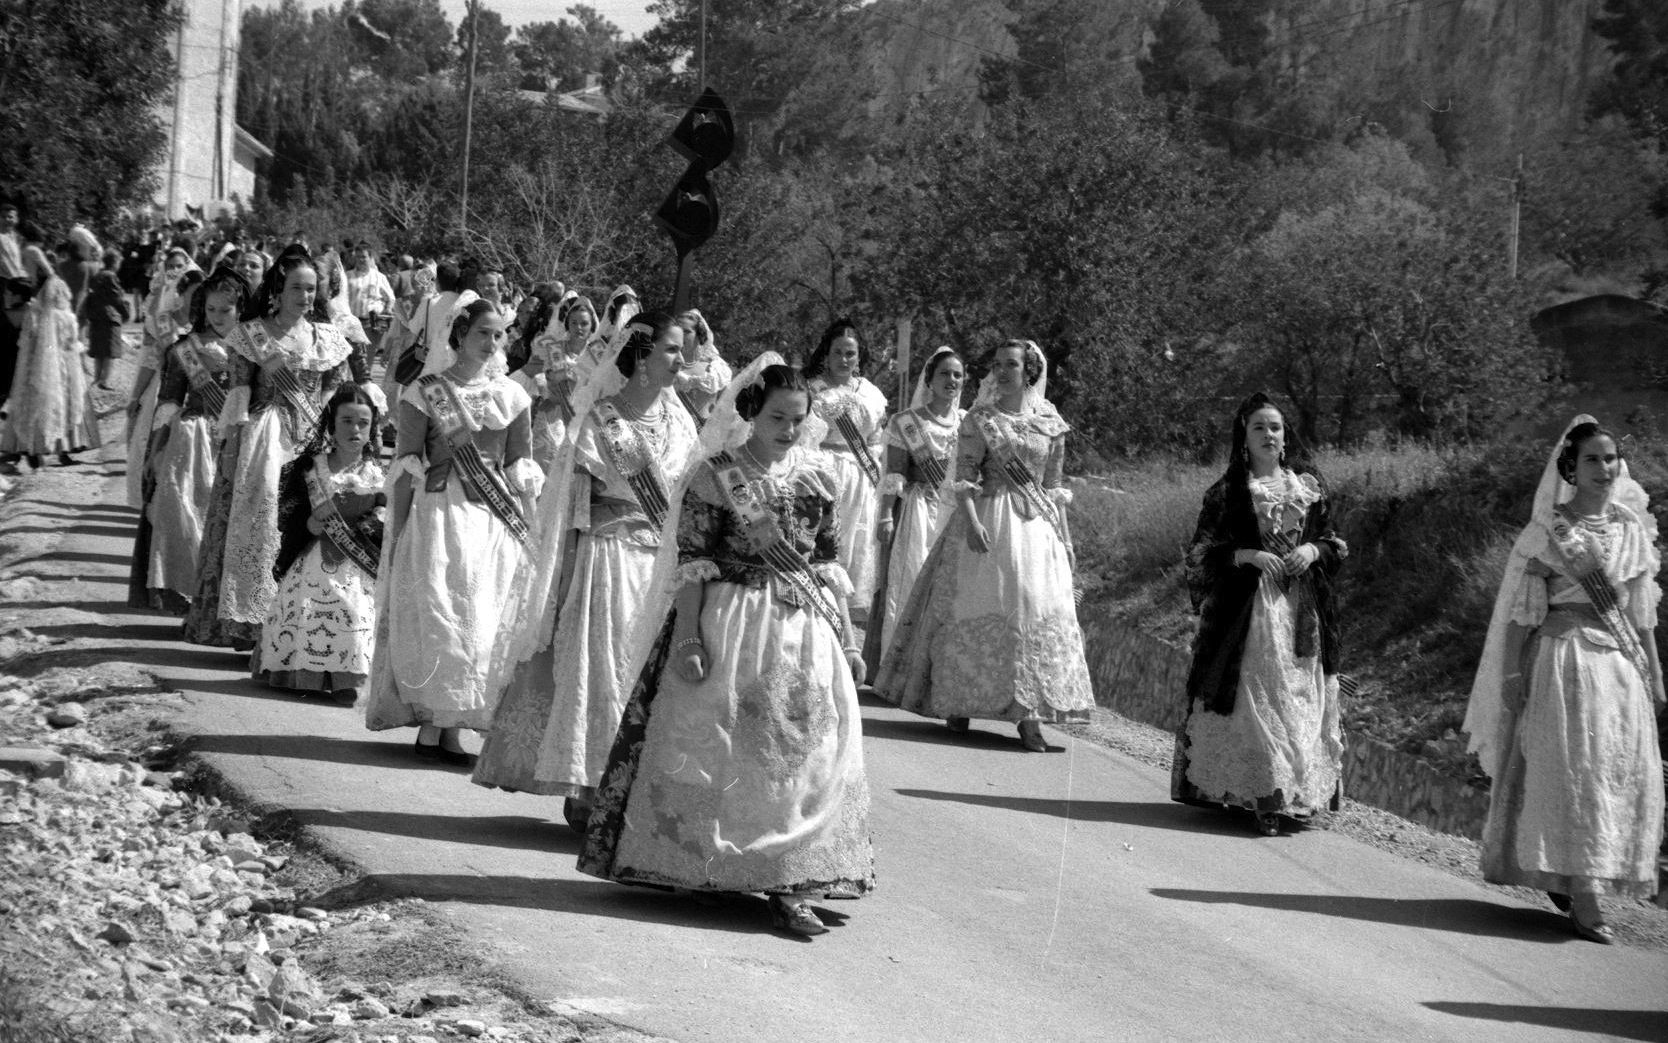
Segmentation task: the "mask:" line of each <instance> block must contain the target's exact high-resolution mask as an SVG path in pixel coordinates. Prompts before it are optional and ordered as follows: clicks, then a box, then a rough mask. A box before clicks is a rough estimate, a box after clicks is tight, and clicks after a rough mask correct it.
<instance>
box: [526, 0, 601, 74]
mask: <svg viewBox="0 0 1668 1043" xmlns="http://www.w3.org/2000/svg"><path fill="white" fill-rule="evenodd" d="M568 14H570V15H572V16H573V18H574V20H573V21H571V22H570V21H568V20H567V19H566V18H560V19H557V20H556V21H554V22H532V23H529V24H527V25H522V26H519V27H517V28H516V32H515V40H514V41H513V42H512V43H511V44H510V51H511V54H512V56H513V57H514V59H515V64H516V68H517V70H518V72H519V80H518V83H517V86H520V87H522V88H523V89H526V90H561V91H571V90H577V89H578V88H580V87H583V86H584V85H585V77H586V75H587V74H589V73H597V74H598V75H600V76H601V77H602V82H604V83H611V82H612V81H613V79H614V76H615V74H616V72H617V71H618V68H619V64H620V59H619V51H620V48H621V46H622V44H621V33H620V27H619V26H617V25H615V24H614V23H613V22H610V21H609V20H608V19H606V18H604V17H603V16H602V15H601V14H600V13H598V11H597V9H596V8H594V7H591V6H590V5H588V4H575V5H573V6H572V7H570V8H568Z"/></svg>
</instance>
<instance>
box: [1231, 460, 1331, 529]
mask: <svg viewBox="0 0 1668 1043" xmlns="http://www.w3.org/2000/svg"><path fill="white" fill-rule="evenodd" d="M1249 481H1250V488H1251V510H1252V511H1253V512H1254V513H1255V514H1256V515H1257V531H1258V532H1260V533H1261V534H1262V537H1263V542H1264V543H1265V544H1266V545H1268V546H1270V547H1282V546H1285V547H1291V546H1295V545H1296V544H1297V543H1299V542H1300V541H1301V539H1302V536H1303V519H1304V516H1305V515H1306V514H1307V513H1308V510H1309V505H1310V504H1312V503H1314V502H1315V501H1316V500H1319V499H1320V498H1321V487H1320V483H1319V482H1318V481H1316V480H1315V476H1314V475H1312V474H1296V473H1294V472H1291V471H1281V472H1280V473H1279V474H1276V475H1272V476H1270V477H1268V478H1251V479H1249Z"/></svg>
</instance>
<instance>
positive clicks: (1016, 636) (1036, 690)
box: [875, 490, 1095, 721]
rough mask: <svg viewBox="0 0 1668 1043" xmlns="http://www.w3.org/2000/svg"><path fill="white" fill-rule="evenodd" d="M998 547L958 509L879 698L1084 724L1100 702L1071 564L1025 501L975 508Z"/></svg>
mask: <svg viewBox="0 0 1668 1043" xmlns="http://www.w3.org/2000/svg"><path fill="white" fill-rule="evenodd" d="M975 503H976V507H977V509H978V513H979V520H980V521H981V522H982V523H983V524H984V527H985V531H986V532H987V533H988V534H989V536H990V549H989V550H988V551H986V552H984V553H982V554H981V553H978V552H976V551H973V550H971V549H969V548H968V546H967V519H966V518H965V517H964V516H963V515H961V514H960V513H959V512H958V513H955V514H954V515H953V516H952V518H951V520H950V523H949V524H948V525H947V526H946V527H945V529H944V534H943V535H942V536H941V537H939V540H938V543H937V545H936V546H935V547H934V548H933V550H932V552H931V553H930V554H929V555H928V556H927V561H926V563H925V564H924V565H923V566H922V568H921V572H920V575H919V576H917V577H916V580H915V589H914V590H913V591H912V592H911V594H910V596H909V601H908V602H907V603H906V607H905V608H904V611H903V612H902V613H901V614H900V616H899V618H898V628H897V631H896V632H895V635H894V637H893V639H892V643H891V644H890V645H889V646H888V647H887V650H886V658H885V659H884V660H883V661H882V663H881V670H880V675H879V676H878V677H877V678H876V680H875V691H876V692H877V693H878V694H880V695H881V697H882V698H885V699H887V700H889V701H891V702H894V703H896V704H897V705H899V706H901V707H902V708H904V709H905V710H909V711H912V712H914V713H918V714H922V715H924V716H927V717H976V718H982V719H986V720H997V721H1020V720H1025V719H1026V718H1033V717H1035V718H1041V719H1043V720H1053V721H1068V720H1085V719H1087V718H1088V716H1089V710H1090V708H1091V707H1093V706H1094V702H1095V697H1094V689H1093V688H1092V687H1091V686H1090V683H1089V667H1088V664H1087V663H1086V662H1085V661H1084V658H1083V631H1082V629H1081V628H1080V627H1079V626H1078V623H1077V604H1076V602H1075V601H1074V600H1073V599H1072V579H1071V559H1070V556H1069V555H1068V554H1067V552H1066V547H1065V544H1064V543H1063V542H1062V541H1061V540H1060V537H1059V534H1058V533H1057V532H1056V531H1055V529H1054V526H1053V525H1052V524H1050V523H1049V522H1048V520H1047V519H1045V518H1042V517H1027V516H1026V515H1025V514H1024V513H1022V512H1021V510H1020V505H1021V504H1022V503H1023V501H1022V499H1021V497H1020V495H1019V494H1018V493H1014V492H1011V491H1009V490H1001V491H999V492H997V493H995V494H994V495H992V496H987V497H980V498H979V499H978V500H976V501H975Z"/></svg>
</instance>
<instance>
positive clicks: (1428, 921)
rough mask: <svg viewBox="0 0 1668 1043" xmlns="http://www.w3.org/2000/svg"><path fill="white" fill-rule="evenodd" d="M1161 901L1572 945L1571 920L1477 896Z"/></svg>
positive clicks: (1197, 896) (1177, 892)
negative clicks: (1243, 907)
mask: <svg viewBox="0 0 1668 1043" xmlns="http://www.w3.org/2000/svg"><path fill="white" fill-rule="evenodd" d="M1149 893H1151V894H1152V895H1154V896H1156V897H1158V898H1172V899H1175V900H1176V901H1179V902H1203V903H1205V904H1207V905H1248V906H1253V907H1255V908H1258V909H1278V910H1280V911H1282V912H1293V913H1319V914H1320V915H1322V916H1341V917H1345V918H1347V919H1350V920H1366V921H1368V922H1370V923H1385V924H1397V925H1399V926H1403V927H1426V928H1431V929H1433V930H1438V931H1453V932H1455V933H1457V934H1474V935H1480V936H1484V937H1490V938H1510V939H1512V940H1514V941H1522V942H1544V943H1547V944H1557V943H1563V942H1573V941H1575V940H1576V938H1575V935H1574V934H1572V933H1570V928H1569V918H1568V917H1566V916H1562V915H1560V914H1557V913H1553V912H1549V911H1546V910H1541V909H1525V908H1523V907H1522V906H1514V905H1500V904H1497V903H1495V902H1485V901H1482V900H1480V899H1476V898H1367V897H1363V896H1356V895H1289V894H1266V893H1260V892H1253V891H1196V890H1191V889H1185V888H1177V887H1155V888H1152V889H1151V891H1150V892H1149Z"/></svg>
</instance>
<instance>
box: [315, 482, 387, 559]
mask: <svg viewBox="0 0 1668 1043" xmlns="http://www.w3.org/2000/svg"><path fill="white" fill-rule="evenodd" d="M330 479H331V474H330V460H329V458H328V457H327V456H326V455H325V454H324V453H319V454H318V455H316V456H314V457H313V468H312V470H310V471H308V472H307V501H308V503H309V504H311V506H312V508H313V513H314V514H319V513H320V512H323V514H324V522H323V525H324V535H325V537H326V538H327V539H329V540H330V542H331V543H332V544H334V545H335V547H336V549H337V550H339V551H341V552H342V553H343V554H344V555H346V556H347V558H348V560H349V561H352V562H353V563H354V564H355V565H358V566H359V567H360V568H361V569H363V570H365V573H366V575H368V576H370V577H371V578H372V579H375V578H376V562H377V557H378V556H379V555H380V554H381V548H380V547H376V546H374V545H372V544H371V542H370V541H369V540H367V539H366V538H365V537H364V535H363V534H361V533H358V532H355V531H354V530H353V528H352V526H350V525H348V523H347V519H346V518H343V517H342V514H341V512H340V511H338V510H337V509H336V496H335V494H334V493H333V492H332V491H331V489H332V486H331V482H330Z"/></svg>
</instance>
